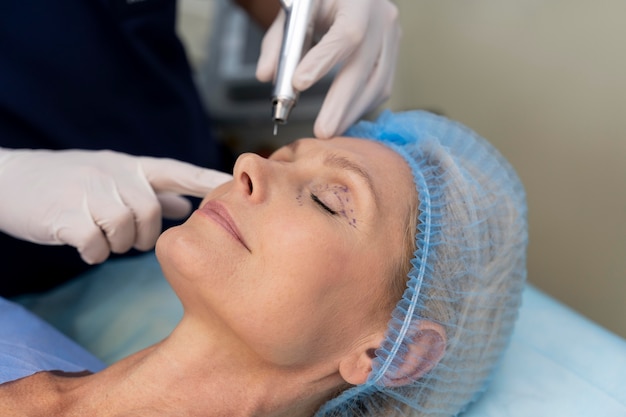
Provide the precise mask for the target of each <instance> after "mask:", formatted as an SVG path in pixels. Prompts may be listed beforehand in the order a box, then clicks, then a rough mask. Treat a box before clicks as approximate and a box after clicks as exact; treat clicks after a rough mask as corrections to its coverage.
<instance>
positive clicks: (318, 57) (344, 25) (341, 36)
mask: <svg viewBox="0 0 626 417" xmlns="http://www.w3.org/2000/svg"><path fill="white" fill-rule="evenodd" d="M358 10H359V11H360V12H361V13H366V11H367V8H366V7H364V8H358ZM366 22H367V17H366V16H361V17H354V16H351V17H350V18H348V17H347V16H346V15H344V14H338V15H337V20H336V21H335V22H334V23H333V25H332V26H331V27H330V29H329V30H328V32H326V34H324V36H323V37H322V38H321V39H320V41H319V42H318V43H317V44H316V45H315V46H313V47H312V48H311V49H310V50H309V51H308V52H307V53H306V54H305V55H304V56H303V57H302V60H301V61H300V63H299V64H298V66H297V67H296V70H295V72H294V75H293V80H292V83H293V87H294V88H295V89H296V90H298V91H304V90H306V89H308V88H309V87H311V86H312V85H313V84H315V83H316V82H318V81H319V80H320V79H321V78H322V77H323V76H324V75H326V74H328V73H329V72H330V70H332V69H333V67H335V65H337V64H339V63H341V62H343V61H345V60H347V59H348V58H349V57H350V56H351V55H353V54H354V53H355V51H357V50H358V47H359V45H361V44H362V43H363V39H364V38H365V35H366V33H367V26H366ZM361 48H367V51H366V52H367V53H370V52H369V51H371V48H376V45H369V44H368V45H362V46H361ZM363 52H364V51H361V53H363ZM365 70H366V69H365ZM361 71H364V69H361Z"/></svg>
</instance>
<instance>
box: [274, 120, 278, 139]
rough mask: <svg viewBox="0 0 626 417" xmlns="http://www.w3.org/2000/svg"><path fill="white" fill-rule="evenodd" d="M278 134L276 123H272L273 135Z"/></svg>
mask: <svg viewBox="0 0 626 417" xmlns="http://www.w3.org/2000/svg"><path fill="white" fill-rule="evenodd" d="M277 134H278V123H274V136H276V135H277Z"/></svg>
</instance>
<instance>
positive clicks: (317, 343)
mask: <svg viewBox="0 0 626 417" xmlns="http://www.w3.org/2000/svg"><path fill="white" fill-rule="evenodd" d="M233 178H234V179H233V181H231V182H229V183H226V184H224V185H222V186H221V187H219V188H217V189H215V190H214V191H213V192H211V193H210V194H209V195H207V196H206V198H205V199H204V200H203V202H202V204H201V206H200V208H199V209H198V210H197V211H195V212H194V213H193V214H192V215H191V217H190V218H189V219H188V220H187V221H186V222H185V223H184V224H183V225H181V226H178V227H174V228H171V229H169V230H167V231H166V232H164V233H163V235H162V236H161V238H160V239H159V241H158V243H157V255H158V257H159V261H160V262H161V265H162V267H163V270H164V273H165V275H166V276H167V277H168V280H169V281H170V283H171V284H172V286H173V288H174V289H175V291H176V292H177V294H178V295H179V297H180V298H181V301H182V303H183V305H184V307H185V312H186V314H187V315H191V316H196V317H201V318H202V321H203V322H205V323H207V324H209V323H210V325H211V326H215V325H217V326H219V327H220V328H222V329H228V331H229V332H231V333H232V334H233V335H235V336H236V338H237V340H240V341H243V342H244V343H245V344H246V345H247V346H248V347H250V348H251V349H253V350H254V351H255V352H256V354H258V355H260V356H261V357H263V359H264V360H268V361H272V362H273V363H277V364H280V365H286V366H295V365H306V364H308V363H311V362H313V361H316V360H320V359H325V360H328V359H329V358H332V357H333V355H341V354H342V353H344V352H345V350H346V349H349V348H352V347H354V345H355V344H358V343H359V342H360V341H361V340H364V338H365V337H366V334H368V333H370V332H371V331H372V330H373V329H375V330H378V331H380V330H381V329H384V328H385V326H386V323H387V320H388V319H389V314H390V311H380V310H381V305H382V303H381V300H384V295H385V293H386V291H388V288H389V285H390V284H389V280H391V279H393V277H392V276H391V271H392V270H393V269H394V268H393V267H394V266H395V265H394V263H395V262H399V259H401V257H402V255H403V254H404V252H405V248H404V235H405V228H406V224H407V219H408V216H409V215H410V209H409V207H410V200H411V199H415V198H416V197H415V196H416V192H415V188H414V185H413V181H412V176H411V172H410V170H409V168H408V166H407V164H406V163H405V162H404V160H403V159H402V158H401V157H400V156H399V155H398V154H396V153H395V152H393V151H391V150H390V149H388V148H387V147H385V146H383V145H381V144H379V143H376V142H373V141H370V140H364V139H355V138H344V137H339V138H334V139H331V140H318V139H301V140H299V141H297V142H294V143H293V144H291V145H289V146H286V147H283V148H280V149H279V150H278V151H276V152H275V153H274V154H272V155H271V156H270V158H269V159H264V158H261V157H259V156H257V155H254V154H244V155H241V156H240V157H239V158H238V159H237V162H236V164H235V167H234V172H233Z"/></svg>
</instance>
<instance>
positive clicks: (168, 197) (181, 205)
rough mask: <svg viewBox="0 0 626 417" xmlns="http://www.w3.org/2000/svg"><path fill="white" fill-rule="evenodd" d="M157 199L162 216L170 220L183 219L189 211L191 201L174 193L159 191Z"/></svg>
mask: <svg viewBox="0 0 626 417" xmlns="http://www.w3.org/2000/svg"><path fill="white" fill-rule="evenodd" d="M157 199H158V200H159V203H160V204H161V210H162V212H163V217H165V218H166V219H171V220H181V219H184V218H185V217H187V216H188V215H189V213H191V208H192V207H191V201H189V200H188V199H186V198H185V197H181V196H180V195H178V194H174V193H159V194H157Z"/></svg>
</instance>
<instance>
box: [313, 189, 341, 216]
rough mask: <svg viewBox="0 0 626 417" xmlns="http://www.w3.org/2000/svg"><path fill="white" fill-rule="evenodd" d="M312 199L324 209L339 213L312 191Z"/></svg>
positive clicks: (333, 213) (331, 212)
mask: <svg viewBox="0 0 626 417" xmlns="http://www.w3.org/2000/svg"><path fill="white" fill-rule="evenodd" d="M311 200H313V201H314V202H315V203H316V204H317V205H319V206H320V207H321V208H323V209H324V210H326V211H327V212H329V213H330V214H332V215H335V214H337V212H336V211H335V210H333V209H331V208H330V207H328V206H327V205H326V204H324V202H323V201H322V200H320V199H319V198H318V197H317V196H316V195H315V194H313V193H311Z"/></svg>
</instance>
